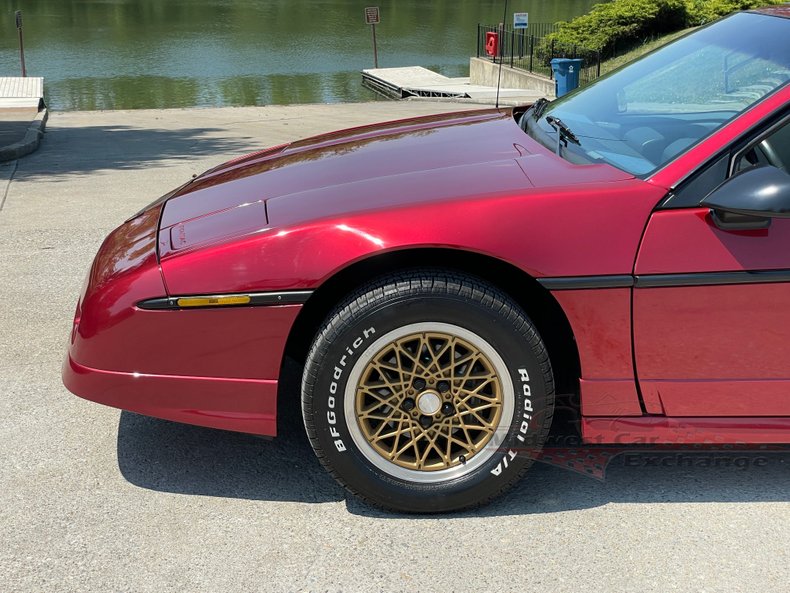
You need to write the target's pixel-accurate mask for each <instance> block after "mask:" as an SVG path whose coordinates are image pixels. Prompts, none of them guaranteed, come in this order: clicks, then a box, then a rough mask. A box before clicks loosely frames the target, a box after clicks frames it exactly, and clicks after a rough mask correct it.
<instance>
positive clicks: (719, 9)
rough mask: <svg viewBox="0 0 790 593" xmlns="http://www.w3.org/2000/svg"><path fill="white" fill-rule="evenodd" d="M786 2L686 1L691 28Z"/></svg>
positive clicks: (757, 0)
mask: <svg viewBox="0 0 790 593" xmlns="http://www.w3.org/2000/svg"><path fill="white" fill-rule="evenodd" d="M781 2H784V0H686V13H687V16H686V18H687V22H688V24H689V26H695V25H704V24H705V23H709V22H711V21H715V20H716V19H718V18H721V17H723V16H726V15H728V14H730V13H731V12H735V11H736V10H745V9H747V8H757V7H758V6H765V5H766V4H780V3H781Z"/></svg>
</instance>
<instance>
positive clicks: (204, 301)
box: [177, 295, 251, 307]
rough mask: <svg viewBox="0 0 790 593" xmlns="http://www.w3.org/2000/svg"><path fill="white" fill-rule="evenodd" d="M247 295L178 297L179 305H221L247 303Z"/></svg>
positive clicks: (248, 297)
mask: <svg viewBox="0 0 790 593" xmlns="http://www.w3.org/2000/svg"><path fill="white" fill-rule="evenodd" d="M250 300H251V298H250V296H249V295H233V296H210V297H183V298H180V299H178V301H177V303H178V306H179V307H223V306H226V305H248V304H249V303H250Z"/></svg>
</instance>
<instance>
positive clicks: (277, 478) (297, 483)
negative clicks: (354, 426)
mask: <svg viewBox="0 0 790 593" xmlns="http://www.w3.org/2000/svg"><path fill="white" fill-rule="evenodd" d="M280 421H281V422H282V425H281V430H282V436H280V437H277V438H276V439H271V440H269V439H264V438H260V437H256V436H253V435H248V434H242V433H238V432H228V431H223V430H213V429H211V428H203V427H200V426H190V425H187V424H178V423H176V422H168V421H167V420H159V419H156V418H149V417H147V416H138V415H137V414H133V413H131V412H122V413H121V419H120V422H119V424H118V467H119V469H120V470H121V474H122V475H123V477H124V478H126V480H128V481H129V482H130V483H132V484H134V485H135V486H139V487H141V488H148V489H151V490H157V491H160V492H174V493H178V494H190V495H199V496H220V497H225V498H242V499H250V500H268V501H282V502H332V501H334V502H337V501H339V500H343V497H344V491H343V489H342V488H341V487H340V486H338V485H337V484H336V483H335V482H334V480H333V479H332V478H331V477H330V476H329V475H328V474H327V473H326V472H325V471H324V469H323V468H322V467H321V465H320V464H319V462H318V459H317V458H316V456H315V455H314V454H313V451H312V449H311V448H310V444H309V442H308V441H307V436H306V435H305V433H304V428H303V427H302V426H300V425H299V424H298V423H297V422H296V421H295V420H294V419H290V418H286V419H283V418H280Z"/></svg>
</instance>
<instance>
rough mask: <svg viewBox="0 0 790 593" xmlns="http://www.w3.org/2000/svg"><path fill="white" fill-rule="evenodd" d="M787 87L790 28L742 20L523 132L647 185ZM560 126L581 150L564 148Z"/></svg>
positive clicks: (552, 109) (669, 49)
mask: <svg viewBox="0 0 790 593" xmlns="http://www.w3.org/2000/svg"><path fill="white" fill-rule="evenodd" d="M788 79H790V20H788V19H784V18H777V17H772V16H766V15H762V14H757V13H739V14H736V15H733V16H731V17H729V18H726V19H724V20H721V21H718V22H716V23H714V24H712V25H710V26H707V27H704V28H702V29H699V30H698V31H695V32H694V33H692V34H691V35H688V36H686V37H683V38H682V39H679V40H678V41H676V42H674V43H672V44H669V45H667V46H664V47H663V48H661V49H659V50H658V51H656V52H653V53H651V54H649V55H648V56H646V57H645V58H643V59H641V60H638V61H636V62H633V63H632V64H630V65H628V66H626V67H624V68H622V69H620V70H618V71H616V72H614V73H612V74H611V75H608V76H606V77H605V78H601V79H600V80H598V81H597V82H595V83H594V84H592V85H590V86H588V87H586V88H584V89H581V90H580V91H578V92H574V93H572V94H570V95H566V96H565V97H562V98H560V99H557V100H556V101H554V102H552V103H551V104H549V105H548V106H547V107H546V108H545V109H542V110H541V109H538V110H535V109H530V110H528V111H527V112H526V113H525V114H524V115H523V116H522V118H521V127H522V128H523V129H524V130H525V131H526V132H527V133H528V134H529V135H530V136H532V137H533V138H535V139H536V140H538V141H539V142H541V143H542V144H543V145H544V146H546V147H548V148H550V149H552V150H555V148H556V147H557V144H558V134H559V135H560V140H562V142H561V150H560V154H561V155H562V156H563V157H564V158H566V159H568V160H570V161H571V162H578V163H581V162H583V163H591V162H607V163H609V164H611V165H614V166H615V167H618V168H620V169H623V170H625V171H628V172H629V173H632V174H634V175H637V176H647V175H649V174H650V173H652V172H653V171H655V170H657V169H659V168H661V167H662V166H663V165H664V164H666V163H667V162H669V161H670V160H672V159H673V158H674V157H675V156H677V155H679V154H680V153H681V152H683V151H685V150H686V149H687V148H689V147H690V146H691V145H693V144H695V143H697V142H699V141H700V140H702V139H703V138H705V137H707V136H709V135H710V134H712V133H713V132H714V131H715V130H716V129H718V128H720V127H721V126H723V125H724V124H725V123H727V122H728V121H730V120H731V119H733V118H735V117H736V116H737V115H738V114H739V113H741V112H743V111H744V110H746V109H747V108H748V107H749V106H750V105H752V104H754V103H756V102H757V101H759V100H760V99H761V98H762V97H764V96H765V95H767V94H769V93H771V92H773V91H775V90H776V89H777V88H779V87H781V86H782V85H784V84H786V83H787V81H788ZM535 111H542V112H541V113H540V116H539V117H534V113H535ZM547 116H551V117H549V120H548V121H547ZM552 117H553V118H554V120H552V119H551V118H552ZM556 119H559V120H561V122H562V123H563V124H564V126H565V128H566V129H567V130H572V133H573V134H574V135H575V137H577V138H578V141H579V142H578V144H577V143H575V142H567V141H566V134H565V133H564V132H563V131H562V130H561V129H558V127H557V125H556V124H553V123H552V122H553V121H555V120H556Z"/></svg>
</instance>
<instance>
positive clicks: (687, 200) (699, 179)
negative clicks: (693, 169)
mask: <svg viewBox="0 0 790 593" xmlns="http://www.w3.org/2000/svg"><path fill="white" fill-rule="evenodd" d="M729 166H730V153H729V152H728V153H726V154H724V155H722V156H720V157H719V158H718V159H716V160H715V161H714V162H713V163H712V164H710V165H708V166H707V167H705V168H704V169H702V170H701V171H699V172H697V173H696V174H694V175H693V176H692V177H691V178H689V179H687V180H686V181H684V182H683V183H682V184H681V185H680V186H679V187H678V188H677V189H676V190H675V191H674V192H672V194H671V195H670V196H669V197H668V198H667V199H666V200H664V203H663V204H661V208H664V209H666V208H693V207H695V206H698V205H699V203H700V200H702V198H704V197H705V196H707V195H708V194H709V193H710V192H712V191H713V190H714V189H716V188H717V187H718V186H719V185H720V184H721V183H722V182H724V180H725V179H727V171H728V169H729Z"/></svg>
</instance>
